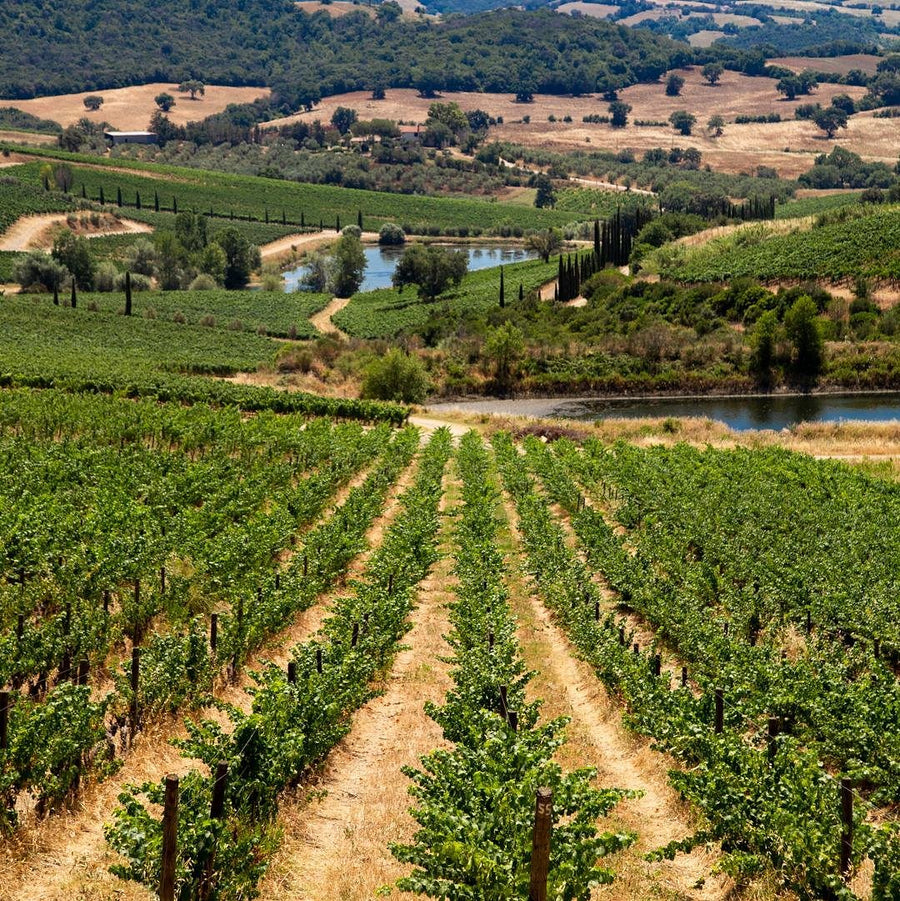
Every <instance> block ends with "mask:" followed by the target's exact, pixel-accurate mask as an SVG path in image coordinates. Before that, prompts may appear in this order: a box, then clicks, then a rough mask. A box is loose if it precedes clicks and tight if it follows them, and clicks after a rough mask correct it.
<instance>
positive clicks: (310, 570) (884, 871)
mask: <svg viewBox="0 0 900 901" xmlns="http://www.w3.org/2000/svg"><path fill="white" fill-rule="evenodd" d="M452 444H453V442H452V441H451V436H450V433H449V432H448V431H447V430H446V429H438V430H437V431H434V432H432V433H431V434H430V435H420V434H418V433H417V430H416V429H414V428H411V427H402V428H397V429H392V428H391V427H390V426H388V425H380V426H376V427H367V426H364V425H361V424H359V423H356V422H340V421H337V420H331V419H324V418H317V417H311V418H310V417H309V416H308V415H300V414H298V413H280V412H275V411H273V410H263V411H259V412H255V413H248V412H247V411H239V410H237V409H235V408H215V407H208V406H203V405H199V404H196V403H195V404H192V405H191V404H183V403H181V404H173V403H160V402H159V401H158V400H155V399H149V398H148V399H126V398H122V397H107V396H102V395H91V394H81V393H77V392H61V391H58V390H51V389H45V390H39V391H32V390H25V389H6V390H4V391H3V392H2V393H0V459H2V462H3V466H2V472H3V478H2V479H0V530H2V536H3V543H2V548H3V557H2V562H0V566H2V570H3V575H4V579H3V581H2V583H0V683H2V685H3V688H4V690H5V692H6V694H5V695H3V696H2V697H3V699H4V709H5V710H6V711H7V712H8V714H9V715H8V718H7V719H6V720H5V721H4V722H5V725H4V728H3V729H0V739H2V747H0V800H2V805H0V817H2V819H0V831H2V833H3V836H2V838H0V842H2V843H3V845H4V847H5V850H6V852H7V853H6V854H4V856H3V857H4V862H3V863H2V864H0V884H2V885H3V886H4V892H5V896H6V895H8V897H9V898H10V899H16V901H19V899H23V901H24V899H25V898H26V897H29V895H28V893H29V891H31V888H32V886H33V885H38V886H39V889H40V892H41V897H42V898H60V899H61V898H64V897H71V896H73V895H74V896H78V894H79V893H80V894H81V895H82V896H85V897H112V896H123V895H124V896H131V895H130V893H131V892H132V891H133V890H134V888H135V887H136V886H138V885H143V886H145V887H146V888H147V889H149V890H150V891H157V890H159V889H160V888H161V885H162V884H163V883H164V882H165V880H167V879H169V878H171V879H172V880H174V882H172V883H171V885H173V886H174V891H175V892H176V893H177V894H176V896H177V897H182V898H195V897H203V898H218V899H223V901H225V899H235V901H237V899H242V898H247V897H253V896H254V895H256V894H257V893H259V894H260V895H261V897H263V898H273V899H274V898H282V897H285V896H291V897H294V896H296V897H304V898H315V899H317V901H318V899H325V898H329V897H333V894H330V893H331V891H332V889H333V888H334V886H333V884H332V883H330V882H329V881H328V880H327V879H320V878H318V877H317V876H315V875H314V874H316V873H321V872H322V871H323V867H324V868H325V869H326V870H327V868H328V867H329V866H331V865H333V866H334V867H335V868H336V869H340V870H342V871H343V873H344V875H343V876H342V877H341V884H342V886H344V887H343V888H341V895H342V897H343V896H346V897H352V898H354V899H356V898H359V899H362V898H365V897H372V896H373V894H375V893H378V894H385V893H387V891H388V889H389V887H390V886H389V885H385V883H384V880H385V878H386V879H387V880H388V882H390V883H393V882H396V883H397V885H398V887H399V888H400V889H401V890H403V891H405V892H412V893H418V894H423V895H429V896H431V897H459V898H484V897H497V898H508V899H516V898H522V899H524V898H526V897H528V896H529V892H530V890H531V889H530V887H529V886H530V885H531V880H532V878H533V876H532V863H533V860H534V859H536V858H534V856H533V851H532V827H533V822H534V815H535V796H536V793H537V791H538V789H542V788H548V789H550V790H551V791H552V812H549V817H550V819H549V823H550V825H551V828H552V842H551V845H550V853H549V857H548V858H547V866H548V870H547V880H548V885H549V887H550V891H551V896H552V897H565V898H573V899H575V898H585V899H586V898H588V897H591V893H592V891H593V889H592V886H596V885H601V884H606V883H612V887H611V889H609V891H612V892H614V893H615V897H617V898H628V899H631V898H634V899H637V898H646V897H651V896H653V895H655V894H661V895H662V896H666V893H669V894H670V895H671V894H673V893H680V894H681V895H682V896H685V897H692V898H698V899H700V898H703V899H706V898H722V899H724V898H725V897H726V895H728V893H729V892H732V891H739V890H740V887H741V886H749V887H750V890H751V891H752V892H754V893H755V897H768V898H773V899H774V898H776V897H781V896H782V894H781V893H782V892H793V893H794V896H799V897H807V898H841V899H847V901H850V899H853V898H874V899H879V901H885V899H891V898H896V897H897V892H898V890H900V883H898V880H900V838H898V827H897V819H896V810H897V805H898V803H900V746H898V744H897V741H898V738H897V731H896V728H895V727H896V721H897V713H898V710H900V690H898V682H897V666H898V661H900V633H898V632H897V625H896V615H895V613H896V606H895V605H896V601H895V598H896V588H897V585H896V575H895V573H894V572H893V569H894V567H893V561H895V560H896V559H897V550H898V549H897V548H896V546H895V545H896V540H897V536H896V526H895V523H896V521H897V513H898V510H897V506H898V504H900V490H898V489H897V487H896V486H894V485H893V484H890V483H887V482H883V481H880V480H878V479H876V478H873V477H870V476H866V475H863V474H861V473H860V472H858V471H856V470H853V469H851V468H850V467H848V466H846V465H844V464H839V463H831V462H825V461H817V460H813V459H812V458H808V457H804V456H801V455H797V454H792V453H787V452H783V451H777V450H767V451H758V450H754V451H751V450H746V449H738V450H729V451H714V450H706V451H700V450H696V449H694V448H691V447H688V446H685V445H676V446H673V447H669V448H638V447H634V446H631V445H626V444H620V445H616V446H613V447H610V446H606V445H602V444H600V443H599V442H597V441H593V440H588V441H585V442H582V443H574V442H572V441H570V440H561V441H557V442H556V443H554V444H546V443H544V442H541V441H538V440H536V439H533V438H526V439H524V440H522V441H515V440H514V439H513V438H512V437H511V436H509V435H508V434H506V433H503V432H499V433H497V434H495V435H494V436H493V438H492V440H491V442H490V443H486V442H485V441H484V439H483V438H482V437H481V436H479V435H477V434H475V433H473V432H470V433H468V434H467V435H465V436H464V437H462V438H461V439H460V440H459V441H458V442H457V444H458V446H457V448H456V449H455V450H454V448H453V446H452ZM441 549H442V550H441ZM442 555H446V557H444V558H443V559H442ZM435 564H437V566H438V569H439V570H440V571H441V573H442V575H441V576H440V581H441V583H442V584H441V585H440V586H439V588H438V590H440V591H442V592H444V593H445V594H444V595H442V596H443V597H445V599H446V604H447V606H446V616H447V619H446V621H445V624H444V626H443V627H442V632H443V649H442V650H438V649H437V645H435V644H434V643H433V642H431V641H428V642H426V643H424V644H423V643H422V642H423V641H424V639H423V635H425V634H426V633H427V629H428V627H429V620H430V619H431V618H433V617H438V618H439V619H441V621H444V620H443V617H444V615H445V614H444V612H443V611H442V610H441V609H440V608H439V607H436V606H435V604H434V602H433V601H429V602H427V603H426V595H427V593H428V592H431V591H434V590H435V586H434V585H433V584H431V583H430V582H429V580H430V579H431V577H430V576H429V575H428V574H429V571H430V570H431V568H432V567H433V566H435ZM423 580H424V581H423ZM529 611H532V613H533V614H534V616H536V617H538V619H537V620H536V622H532V621H531V619H530V617H531V615H532V614H531V613H529ZM404 636H407V638H406V639H405V641H406V645H407V646H406V647H405V649H403V650H402V656H403V663H402V666H400V665H399V664H398V666H397V671H396V672H395V658H396V657H397V654H398V652H399V651H401V642H403V641H404ZM398 659H399V658H398ZM435 672H438V673H440V674H441V680H442V682H443V684H445V685H446V688H445V689H444V691H443V694H444V698H443V701H442V702H441V703H435V702H429V703H428V704H425V705H424V706H423V704H422V694H421V693H420V692H419V690H418V688H417V686H419V685H422V686H424V685H425V684H426V683H427V682H428V680H430V679H431V678H432V674H434V673H435ZM560 680H562V681H560ZM429 684H430V683H429ZM431 694H432V696H433V692H431ZM399 709H402V710H403V716H404V719H403V725H402V726H401V722H400V720H399V719H397V711H398V710H399ZM369 710H372V711H375V710H378V711H380V713H379V714H378V716H379V719H378V720H377V722H378V727H377V730H376V731H374V732H370V733H369V736H370V737H369V738H367V739H366V740H365V741H362V742H361V743H358V744H356V745H354V744H353V743H354V739H355V736H356V735H357V732H358V731H359V730H362V729H364V728H365V725H364V724H365V721H366V717H367V715H368V714H367V711H369ZM373 715H374V714H373ZM435 727H437V731H435ZM585 735H587V736H588V739H589V740H586V738H585ZM170 740H171V741H170ZM651 741H652V745H650V742H651ZM345 746H350V747H353V748H354V749H355V750H354V751H353V754H351V755H350V756H349V757H348V756H347V755H346V754H345V753H343V752H342V750H341V749H342V748H344V747H345ZM627 747H632V748H633V749H634V750H633V752H626V751H623V749H624V748H627ZM392 748H397V749H400V751H398V752H397V754H396V756H394V752H393V751H391V750H390V749H392ZM413 748H415V749H417V750H416V751H415V752H414V753H413V752H412V749H413ZM405 749H409V753H407V750H405ZM401 752H402V753H401ZM342 755H343V756H342ZM623 755H625V757H623ZM626 757H627V759H625V758H626ZM339 761H343V762H339ZM348 767H349V769H347V768H348ZM401 770H402V772H401ZM666 770H670V772H669V773H668V781H669V783H670V785H669V786H668V787H667V786H665V784H664V781H665V778H666V777H665V776H664V775H663V774H665V772H666ZM376 773H377V774H378V777H379V778H378V779H377V780H376V781H377V783H379V784H381V783H389V784H390V785H391V788H390V789H389V790H388V789H386V790H385V792H383V794H384V798H382V799H381V801H379V800H377V797H376V796H375V795H373V794H372V793H371V792H370V791H369V787H368V786H364V785H363V783H362V782H360V780H361V779H362V780H366V779H368V778H369V776H370V775H373V774H376ZM598 773H600V774H602V775H598ZM354 774H357V775H354ZM359 774H363V775H359ZM365 774H369V775H365ZM404 775H405V777H406V778H405V779H404ZM407 780H408V781H407ZM404 784H407V785H409V786H410V792H411V794H412V799H413V800H412V808H411V810H409V811H407V809H406V807H407V805H405V804H403V803H401V802H399V799H398V796H397V794H396V790H397V786H402V785H404ZM332 790H333V791H334V792H335V793H339V794H340V797H339V799H338V800H337V801H336V802H335V803H338V804H339V805H340V806H339V807H338V808H336V809H338V810H341V811H342V817H345V818H346V822H347V825H346V826H345V829H351V828H352V829H356V828H357V827H356V826H352V827H351V825H350V823H351V822H357V821H358V822H360V823H361V824H362V825H361V829H362V831H360V832H359V833H358V834H357V833H352V834H351V833H347V835H349V836H350V838H351V842H350V844H354V843H356V842H357V841H358V842H360V843H362V844H361V847H365V848H366V851H365V854H364V855H363V856H364V859H365V860H366V863H365V865H358V864H356V863H354V862H353V860H352V858H349V857H347V856H346V855H347V854H348V853H349V852H348V848H349V847H350V845H348V842H347V841H346V836H345V837H344V838H340V839H339V840H338V838H337V837H336V838H335V841H334V842H332V843H328V842H325V843H324V844H323V843H321V836H322V833H320V832H317V831H316V828H314V826H315V822H316V820H315V817H313V818H310V816H309V815H307V814H306V813H305V810H306V807H307V806H308V805H312V804H315V803H317V801H316V799H317V798H319V797H323V796H324V797H326V798H327V797H330V795H331V792H332ZM174 792H177V793H178V797H179V809H178V816H177V828H176V829H175V830H174V832H173V831H172V829H171V828H170V824H172V823H175V822H176V821H175V820H173V819H171V818H165V817H161V811H162V807H163V806H164V805H165V803H166V798H167V796H168V797H169V800H170V801H171V797H173V793H174ZM645 792H646V793H649V794H650V797H651V799H652V800H651V802H650V804H651V806H652V811H653V813H652V815H651V816H650V817H649V818H648V816H647V815H646V811H647V810H648V808H647V807H646V806H641V805H644V804H645V802H644V800H643V798H642V794H643V793H645ZM842 792H843V798H844V800H845V801H846V800H847V799H849V800H850V801H851V802H852V804H851V807H852V820H848V819H847V818H846V817H843V816H842V806H841V801H842ZM678 794H681V795H682V796H683V797H684V798H686V799H687V800H688V802H689V803H690V805H691V811H692V816H693V820H694V822H693V826H688V825H687V823H688V820H687V819H686V817H685V814H684V810H683V808H682V807H680V805H679V802H678V800H677V796H678ZM363 798H365V799H367V800H365V801H363V800H362V799H363ZM385 799H389V804H387V805H386V801H385ZM363 803H364V804H365V805H366V806H365V809H364V810H361V811H360V812H359V813H358V815H357V813H355V812H354V810H355V806H356V805H357V804H363ZM542 809H544V811H545V813H547V808H546V807H545V808H542ZM844 809H845V810H846V806H845V808H844ZM541 815H542V816H543V815H544V814H541ZM370 818H373V819H374V820H375V821H376V822H377V823H378V827H377V829H375V831H374V833H372V832H366V831H365V828H366V824H367V821H368V820H369V819H370ZM666 821H668V822H669V823H670V824H671V826H670V827H668V828H661V824H664V823H665V822H666ZM63 822H64V823H66V826H65V828H64V829H63V828H58V826H57V824H59V823H63ZM167 824H168V825H167ZM642 833H646V834H642ZM329 834H330V833H329ZM70 835H77V836H79V839H78V840H77V841H75V842H69V841H68V838H67V837H68V836H70ZM173 835H174V839H175V844H174V846H173V845H172V844H171V842H172V837H173ZM317 835H319V837H320V838H319V840H318V841H317V839H316V836H317ZM354 835H355V836H356V837H355V838H354V837H353V836H354ZM164 847H165V848H167V849H171V851H172V853H171V855H169V854H168V852H167V853H166V855H165V859H166V861H172V862H173V864H174V869H172V870H171V871H170V870H169V868H168V865H167V866H166V867H163V857H164V853H163V848H164ZM337 854H340V855H344V856H342V857H341V859H337V858H335V860H334V861H331V863H330V864H329V862H328V857H329V855H337ZM292 872H300V873H306V874H307V875H306V877H305V879H306V880H307V881H308V882H309V885H306V884H305V883H304V882H303V881H302V880H301V882H300V883H299V884H298V883H297V882H296V879H294V878H290V877H288V876H287V875H285V874H289V873H292ZM279 880H281V881H279ZM378 880H381V881H378ZM287 886H291V888H290V890H289V891H288V889H287V888H286V887H287ZM7 889H8V890H7ZM167 891H168V889H167V888H165V886H163V892H164V894H165V893H166V892H167ZM134 897H138V895H134Z"/></svg>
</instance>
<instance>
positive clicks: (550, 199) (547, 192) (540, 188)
mask: <svg viewBox="0 0 900 901" xmlns="http://www.w3.org/2000/svg"><path fill="white" fill-rule="evenodd" d="M534 187H535V188H537V194H535V197H534V205H535V206H536V207H538V208H544V207H552V206H556V191H555V190H554V189H553V182H552V181H550V179H549V178H548V177H547V176H546V175H543V174H541V175H536V176H535V177H534Z"/></svg>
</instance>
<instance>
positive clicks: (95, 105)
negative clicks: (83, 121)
mask: <svg viewBox="0 0 900 901" xmlns="http://www.w3.org/2000/svg"><path fill="white" fill-rule="evenodd" d="M83 103H84V108H85V109H86V110H90V111H91V112H92V113H96V112H97V110H98V109H100V107H101V106H103V98H102V97H101V96H100V95H99V94H89V95H88V96H87V97H85V98H84V101H83Z"/></svg>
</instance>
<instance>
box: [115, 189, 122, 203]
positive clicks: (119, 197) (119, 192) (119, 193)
mask: <svg viewBox="0 0 900 901" xmlns="http://www.w3.org/2000/svg"><path fill="white" fill-rule="evenodd" d="M116 206H122V189H121V188H116Z"/></svg>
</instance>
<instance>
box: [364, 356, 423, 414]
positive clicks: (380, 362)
mask: <svg viewBox="0 0 900 901" xmlns="http://www.w3.org/2000/svg"><path fill="white" fill-rule="evenodd" d="M429 387H430V386H429V381H428V375H427V373H426V372H425V367H424V366H423V364H422V361H421V360H420V359H419V358H418V357H415V356H410V355H409V354H405V353H404V352H403V351H402V350H400V349H399V348H397V347H394V348H391V350H389V351H388V352H387V353H386V354H385V355H384V356H383V357H380V358H378V359H377V360H373V361H372V362H371V363H370V364H369V366H368V368H367V369H366V373H365V376H364V377H363V384H362V392H361V397H363V398H368V399H372V400H393V401H401V402H403V403H407V404H419V403H422V401H424V400H425V396H426V394H427V393H428V389H429Z"/></svg>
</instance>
